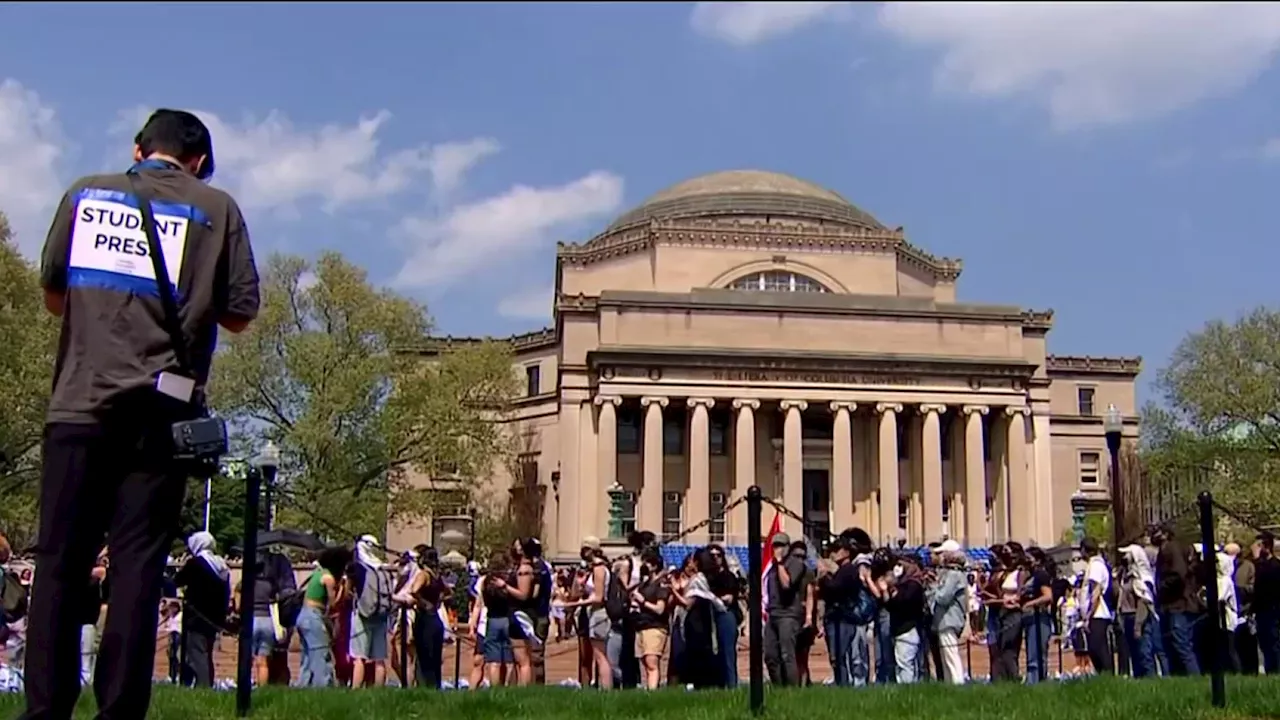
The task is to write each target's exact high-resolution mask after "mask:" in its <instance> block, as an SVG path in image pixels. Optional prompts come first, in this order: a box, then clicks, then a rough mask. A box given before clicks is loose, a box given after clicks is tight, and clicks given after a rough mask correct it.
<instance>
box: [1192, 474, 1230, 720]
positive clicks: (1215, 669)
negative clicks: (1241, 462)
mask: <svg viewBox="0 0 1280 720" xmlns="http://www.w3.org/2000/svg"><path fill="white" fill-rule="evenodd" d="M1197 501H1198V502H1199V503H1200V549H1201V553H1200V567H1201V568H1202V569H1203V574H1204V578H1203V580H1202V585H1203V586H1204V596H1205V605H1206V606H1207V607H1206V609H1205V612H1206V614H1207V620H1208V625H1207V627H1206V628H1205V629H1206V630H1207V632H1208V633H1209V658H1208V660H1209V683H1210V688H1211V690H1212V693H1213V706H1214V707H1218V708H1220V707H1226V706H1227V686H1226V682H1225V681H1224V680H1223V677H1222V670H1223V668H1222V655H1223V648H1224V647H1225V645H1224V642H1223V640H1224V638H1223V630H1222V602H1221V601H1220V600H1219V599H1218V553H1217V551H1216V549H1215V548H1216V542H1215V539H1214V533H1213V495H1212V494H1211V493H1210V492H1209V491H1208V490H1205V491H1203V492H1201V493H1200V497H1199V498H1197Z"/></svg>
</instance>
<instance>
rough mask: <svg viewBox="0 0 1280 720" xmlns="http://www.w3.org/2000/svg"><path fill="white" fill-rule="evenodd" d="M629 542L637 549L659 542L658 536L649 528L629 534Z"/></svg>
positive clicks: (640, 549)
mask: <svg viewBox="0 0 1280 720" xmlns="http://www.w3.org/2000/svg"><path fill="white" fill-rule="evenodd" d="M627 544H628V545H630V546H631V547H632V548H634V549H635V550H636V551H642V550H644V549H645V548H647V547H650V546H653V545H657V544H658V536H657V535H654V534H653V533H652V532H650V531H648V530H637V531H636V532H633V533H631V534H630V535H628V536H627Z"/></svg>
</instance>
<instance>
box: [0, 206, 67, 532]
mask: <svg viewBox="0 0 1280 720" xmlns="http://www.w3.org/2000/svg"><path fill="white" fill-rule="evenodd" d="M57 341H58V323H57V320H56V319H55V318H54V317H53V316H51V315H49V313H48V312H46V311H45V308H44V300H43V294H42V292H41V290H40V283H39V277H38V273H37V270H36V268H35V267H33V266H32V264H31V263H29V262H27V260H26V259H25V258H23V257H22V255H21V254H20V253H19V252H18V248H17V246H16V245H15V244H14V243H13V239H12V236H11V234H10V231H9V223H8V220H7V219H6V218H5V216H4V214H3V213H0V348H2V350H0V398H3V402H4V410H3V412H0V531H3V532H4V533H5V534H6V535H8V536H9V539H10V541H11V542H12V543H13V544H14V545H15V546H16V547H19V548H21V547H25V546H27V545H29V544H30V543H31V542H32V541H33V540H34V532H35V527H36V494H37V486H38V482H37V480H38V478H39V470H40V438H41V433H42V430H43V428H44V418H45V411H46V410H47V408H48V404H49V391H50V389H51V387H52V376H53V359H54V351H55V349H56V347H57Z"/></svg>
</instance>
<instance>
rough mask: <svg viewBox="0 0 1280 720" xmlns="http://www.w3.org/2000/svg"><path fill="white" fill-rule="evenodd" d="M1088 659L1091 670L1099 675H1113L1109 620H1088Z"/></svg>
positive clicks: (1114, 670) (1113, 666) (1113, 663)
mask: <svg viewBox="0 0 1280 720" xmlns="http://www.w3.org/2000/svg"><path fill="white" fill-rule="evenodd" d="M1088 632H1089V660H1090V661H1092V662H1093V671H1094V672H1096V673H1098V674H1099V675H1114V674H1115V672H1116V668H1115V662H1114V658H1113V657H1112V655H1111V621H1110V620H1104V619H1101V618H1094V619H1092V620H1090V621H1089V628H1088Z"/></svg>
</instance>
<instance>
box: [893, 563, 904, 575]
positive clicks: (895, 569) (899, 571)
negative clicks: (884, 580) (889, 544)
mask: <svg viewBox="0 0 1280 720" xmlns="http://www.w3.org/2000/svg"><path fill="white" fill-rule="evenodd" d="M893 576H894V577H896V578H898V577H902V566H901V565H894V566H893Z"/></svg>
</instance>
